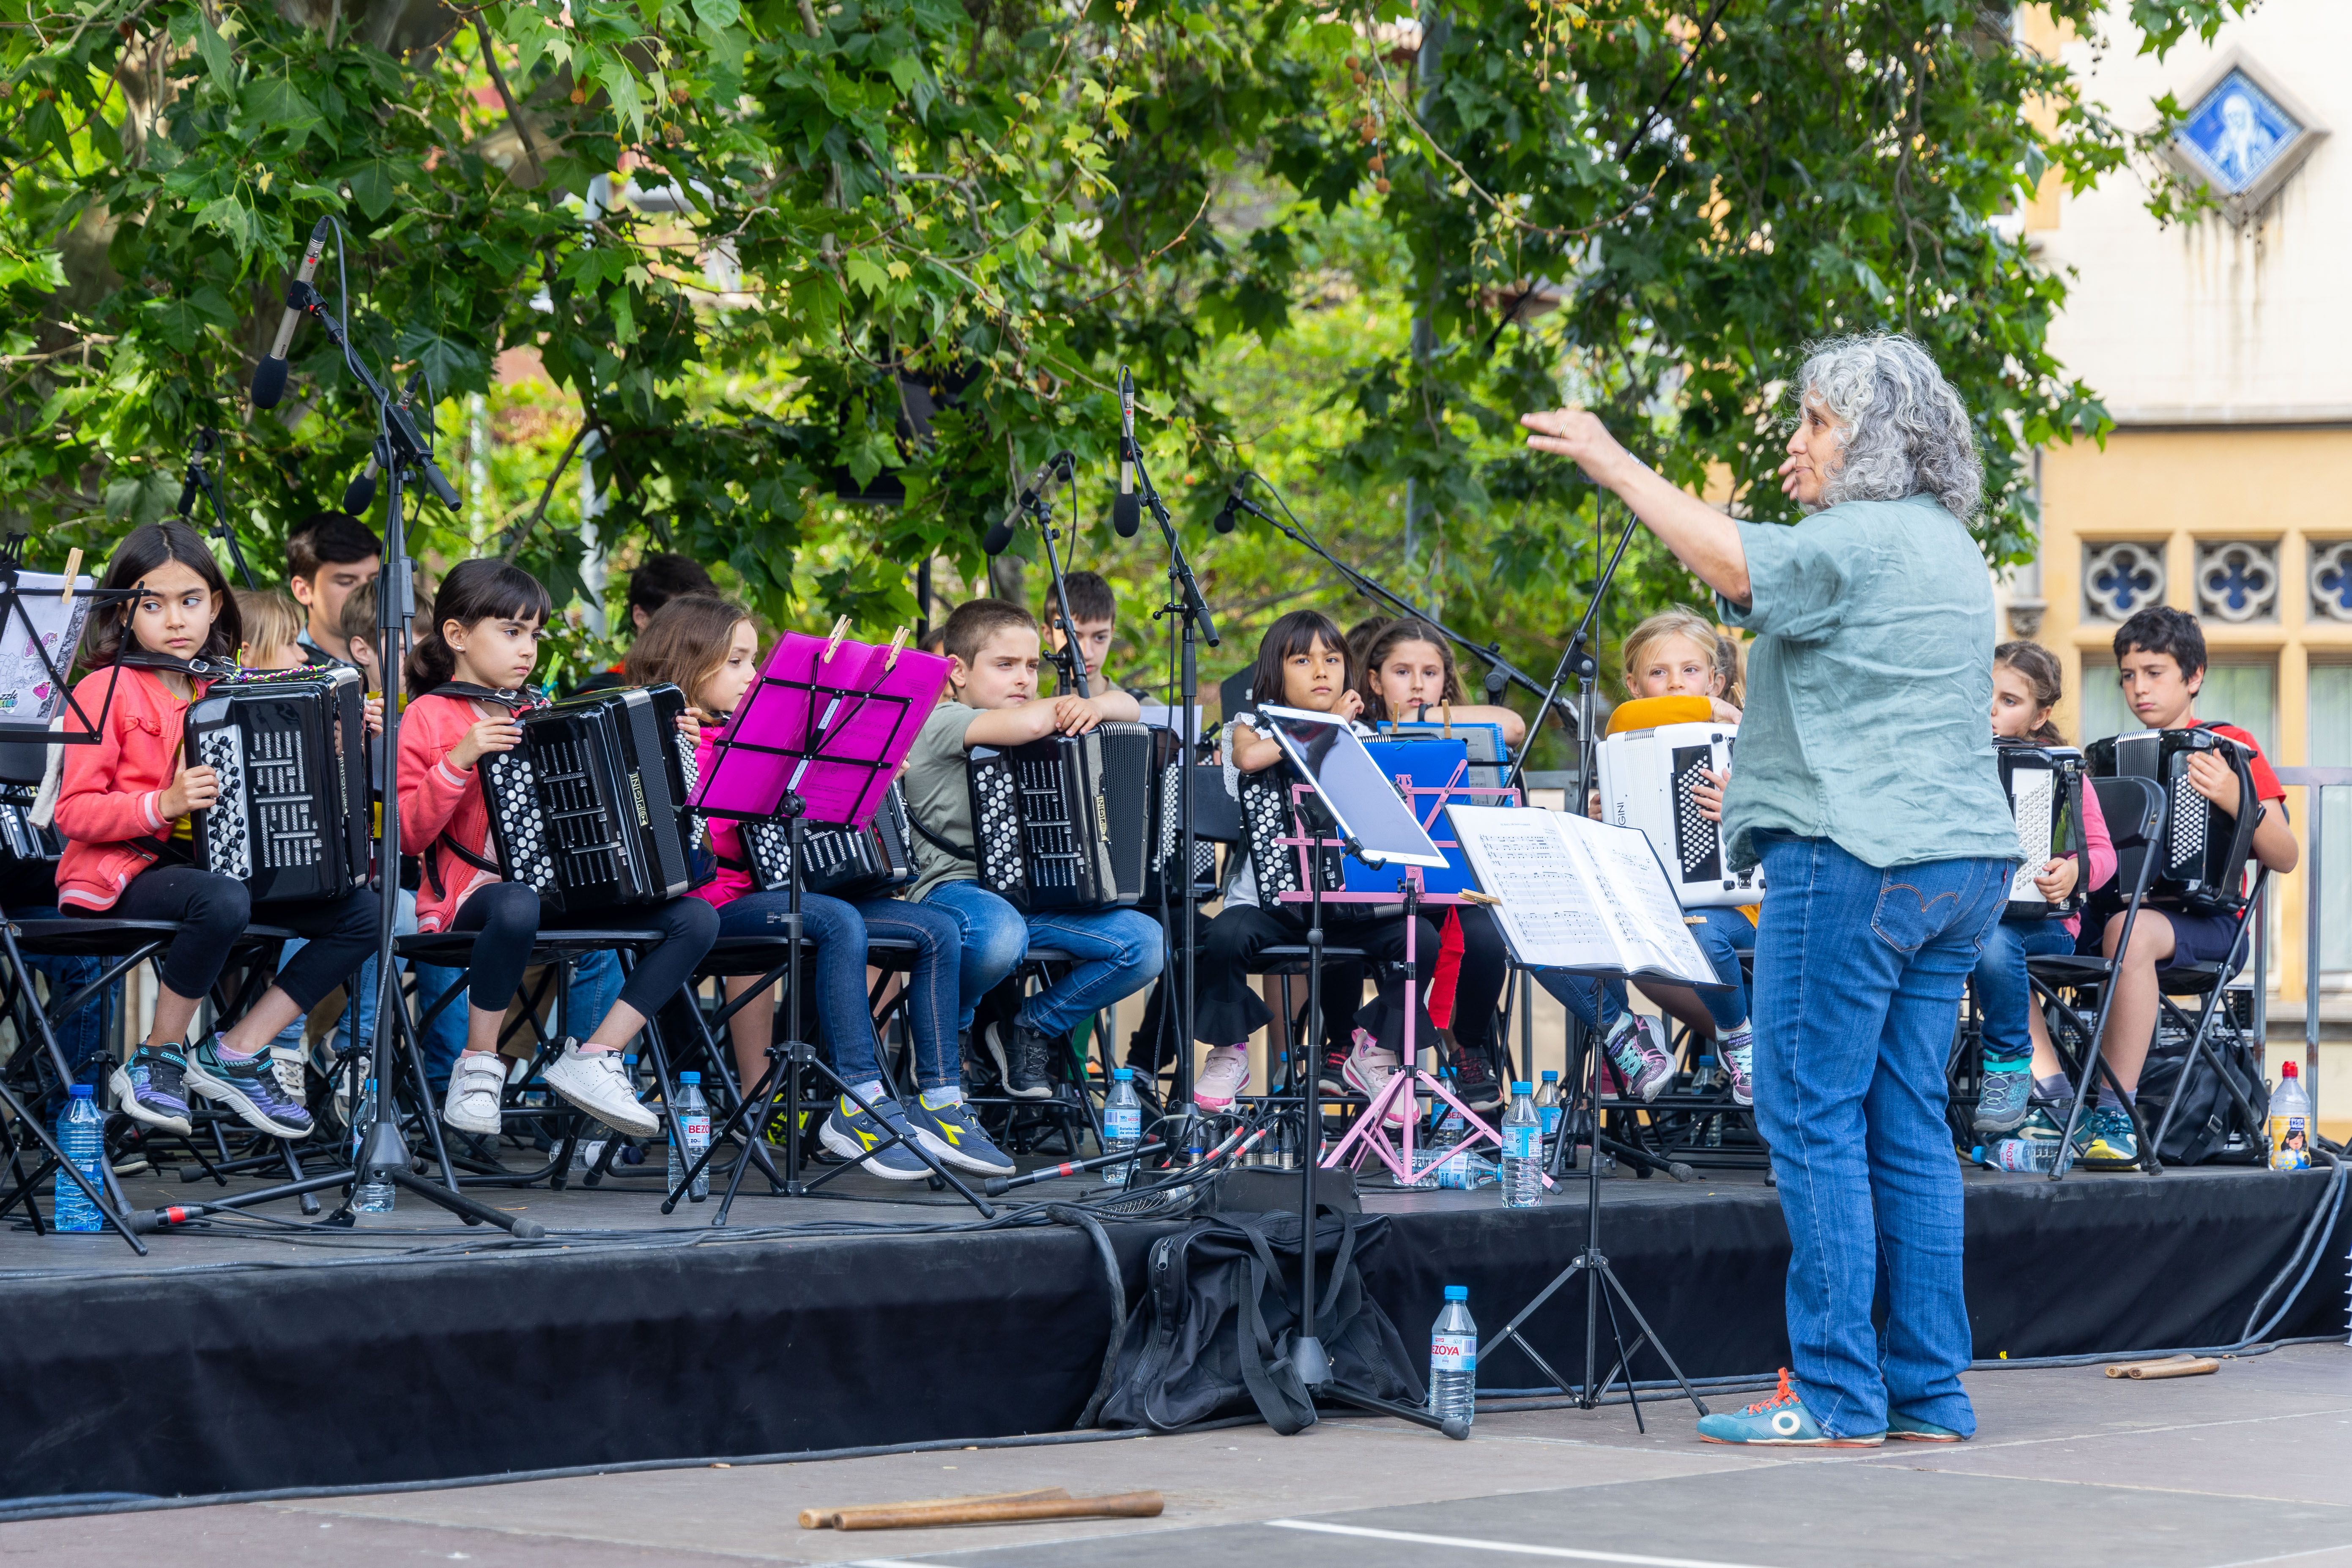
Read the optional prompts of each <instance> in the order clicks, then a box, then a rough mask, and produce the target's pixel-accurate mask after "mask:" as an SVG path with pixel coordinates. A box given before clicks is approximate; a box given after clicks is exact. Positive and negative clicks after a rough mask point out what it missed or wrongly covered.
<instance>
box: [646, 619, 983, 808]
mask: <svg viewBox="0 0 2352 1568" xmlns="http://www.w3.org/2000/svg"><path fill="white" fill-rule="evenodd" d="M947 675H948V661H947V660H946V659H945V658H941V657H940V655H938V654H935V653H924V652H922V651H920V650H919V649H916V648H911V647H898V648H893V647H885V646H880V645H877V644H874V643H864V642H852V641H849V640H847V639H846V638H829V637H811V636H809V635H807V634H806V633H803V632H787V633H785V634H784V637H783V638H782V640H781V641H780V642H778V643H777V644H776V647H775V649H774V651H772V653H770V654H769V655H768V662H767V664H766V666H765V667H764V668H761V671H760V678H759V679H758V680H757V681H756V682H754V683H753V685H752V687H751V691H750V692H749V693H747V694H746V695H745V697H744V699H743V700H742V701H741V702H740V703H738V704H737V705H736V708H735V712H734V714H733V716H732V717H731V718H730V719H729V720H728V721H727V727H726V728H725V729H723V730H721V731H719V740H718V742H717V743H716V744H715V746H714V747H713V749H712V752H711V758H710V766H709V767H708V768H706V769H705V770H703V775H702V778H701V779H700V780H699V781H698V783H697V784H696V786H695V790H694V798H693V801H692V803H691V804H692V805H693V807H694V809H695V810H697V811H699V812H705V813H708V814H709V815H710V816H726V817H733V818H736V819H738V820H741V821H755V822H756V821H763V820H765V819H766V818H769V817H772V816H775V815H776V812H777V809H778V807H779V806H781V805H782V804H783V799H784V796H785V795H799V796H800V797H801V800H802V802H803V805H804V807H805V809H804V811H803V816H805V817H806V818H807V819H808V820H809V821H811V822H815V823H826V824H838V825H840V826H845V827H863V826H866V824H867V823H868V822H871V821H872V820H873V819H874V814H875V813H876V812H877V811H878V810H880V809H881V806H882V800H883V796H884V795H885V794H886V793H887V791H888V789H889V787H890V780H891V779H892V778H893V777H894V776H895V775H896V774H897V773H898V764H899V763H903V762H905V761H906V760H907V753H908V752H910V751H912V750H913V749H914V745H915V737H916V736H917V735H918V734H919V733H920V732H921V730H922V728H923V721H924V720H926V719H928V718H929V717H930V715H931V710H932V709H933V708H935V707H937V706H938V705H939V700H940V688H941V687H942V686H943V685H944V684H945V682H946V680H947Z"/></svg>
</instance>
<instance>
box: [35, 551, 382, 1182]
mask: <svg viewBox="0 0 2352 1568" xmlns="http://www.w3.org/2000/svg"><path fill="white" fill-rule="evenodd" d="M103 586H104V587H106V588H109V589H131V588H135V589H138V590H139V596H138V597H137V598H135V599H132V600H131V601H129V602H128V603H127V604H120V603H119V604H113V605H107V606H105V607H104V608H103V609H101V610H100V611H99V612H98V614H97V615H95V616H92V617H91V623H90V630H89V638H88V647H87V658H88V659H89V663H91V664H93V665H96V666H99V667H100V668H96V669H95V670H93V671H92V672H91V673H90V674H89V675H86V676H84V677H83V678H82V679H81V682H80V684H79V685H78V686H76V687H75V688H74V697H75V700H76V701H77V703H78V704H79V712H77V711H76V710H75V709H73V708H68V710H67V713H68V718H67V720H66V723H67V724H68V727H71V728H77V729H78V728H79V727H80V721H81V720H82V719H83V717H85V716H87V717H88V718H89V720H90V721H93V722H100V723H101V728H100V732H99V738H98V741H97V742H96V743H95V744H84V745H76V746H61V747H59V748H58V750H59V751H60V752H63V753H64V773H63V778H62V782H61V784H60V786H59V788H58V797H57V805H56V822H57V826H58V832H59V833H61V834H62V835H64V837H65V840H66V844H65V850H64V853H63V854H61V855H60V856H59V857H58V907H59V909H60V910H64V911H65V912H68V913H71V914H89V915H94V914H99V913H108V914H111V915H113V916H114V917H115V918H117V919H119V920H133V921H169V922H170V923H172V924H173V925H176V926H178V927H179V928H180V929H179V933H178V934H177V935H175V936H174V937H173V939H172V943H171V945H170V946H169V947H168V948H166V949H165V950H164V953H163V983H162V984H161V985H160V986H159V987H158V989H157V993H156V997H155V1021H154V1023H153V1025H152V1026H151V1027H150V1028H149V1029H148V1031H147V1038H146V1040H145V1042H144V1043H143V1044H142V1045H141V1046H140V1047H139V1048H138V1049H136V1050H135V1051H133V1052H131V1059H130V1060H129V1061H127V1062H125V1063H124V1064H123V1065H122V1066H121V1067H119V1068H115V1069H114V1071H113V1073H112V1075H111V1076H110V1079H109V1082H110V1087H111V1088H112V1089H113V1091H114V1099H115V1108H116V1109H117V1110H121V1112H122V1113H123V1114H124V1115H126V1116H128V1117H130V1118H131V1120H132V1121H142V1122H144V1123H146V1124H147V1125H148V1126H150V1127H160V1128H163V1129H165V1130H167V1131H173V1132H176V1133H179V1134H180V1135H181V1136H183V1137H186V1136H188V1135H189V1134H190V1133H191V1132H192V1131H194V1128H193V1124H192V1122H191V1121H190V1119H189V1116H188V1100H187V1097H188V1093H189V1091H190V1090H194V1092H195V1093H197V1094H200V1095H202V1096H204V1097H205V1099H206V1100H212V1101H214V1102H215V1103H217V1104H220V1105H224V1106H226V1107H228V1108H229V1109H230V1110H234V1111H236V1114H237V1115H238V1116H239V1117H241V1118H242V1119H244V1120H245V1121H247V1122H248V1123H250V1124H251V1125H252V1126H255V1127H257V1128H259V1129H260V1130H261V1131H264V1132H268V1133H271V1134H273V1135H275V1136H277V1137H279V1138H307V1137H309V1136H310V1111H309V1110H306V1109H305V1108H304V1107H303V1105H302V1103H301V1102H300V1101H299V1100H296V1099H294V1098H293V1097H291V1096H289V1094H288V1093H287V1092H286V1091H285V1089H283V1088H282V1087H281V1086H280V1085H279V1083H278V1077H277V1075H276V1074H275V1073H274V1072H272V1071H270V1070H269V1056H268V1051H269V1043H270V1041H271V1040H273V1039H275V1038H276V1037H277V1036H278V1031H279V1030H280V1029H282V1028H284V1027H285V1026H287V1025H289V1024H290V1023H292V1022H294V1021H295V1020H296V1019H298V1018H299V1017H301V1016H303V1015H304V1014H306V1013H308V1012H309V1011H310V1009H311V1008H313V1007H315V1006H317V1005H319V1004H320V1002H321V1001H323V1000H325V999H326V996H327V994H328V993H329V992H331V991H332V990H334V989H335V987H336V986H338V985H341V984H343V983H344V982H345V981H346V980H347V979H349V978H350V977H351V975H352V972H353V971H354V970H356V969H358V967H359V966H360V963H361V961H362V959H364V958H365V957H366V956H367V954H368V952H369V951H370V950H371V949H372V948H373V946H374V944H375V909H376V903H375V895H374V894H373V893H371V892H370V891H369V890H368V889H365V888H355V889H352V891H350V892H348V893H345V894H343V895H342V896H341V897H339V898H330V899H315V900H303V901H301V902H298V903H282V904H272V905H271V906H270V909H269V923H270V924H272V925H278V926H286V927H289V928H291V929H292V930H294V931H299V932H300V933H301V934H302V935H304V936H306V937H308V938H310V941H309V942H307V943H305V944H304V946H303V947H302V950H301V951H300V952H299V953H296V954H295V955H294V956H293V957H291V958H289V960H287V962H286V965H285V967H284V968H283V969H281V970H279V971H278V979H277V981H276V983H275V984H272V985H271V986H270V987H269V989H268V991H266V992H264V993H263V994H262V995H261V999H260V1000H259V1001H257V1002H256V1003H255V1004H254V1005H253V1006H252V1007H251V1008H250V1009H248V1010H247V1013H246V1015H245V1016H243V1017H242V1018H240V1019H238V1020H237V1021H236V1023H235V1024H234V1025H232V1026H229V1027H228V1028H226V1030H223V1031H221V1032H219V1033H215V1034H212V1035H209V1036H207V1037H205V1038H204V1039H203V1040H202V1041H193V1040H190V1039H189V1038H188V1033H187V1032H188V1028H189V1026H191V1025H193V1024H194V1022H195V1018H196V1009H197V1006H198V1005H199V1004H201V1003H202V1002H203V1000H204V998H205V996H206V995H207V994H209V993H210V992H211V991H212V988H213V984H214V983H215V981H217V980H218V979H219V978H220V974H221V970H222V969H223V967H225V966H226V963H227V962H228V955H229V951H230V949H231V948H233V947H234V946H236V941H237V939H238V938H239V937H241V936H243V935H244V934H245V929H246V927H247V924H249V923H250V921H251V917H252V909H253V906H252V900H251V898H250V896H249V895H248V894H247V890H246V887H245V884H244V883H242V882H240V881H237V880H236V879H234V878H231V877H226V876H223V875H221V874H220V873H218V872H215V871H200V870H198V869H196V867H195V865H194V828H193V826H192V819H193V817H194V814H195V813H196V812H199V811H204V810H206V809H209V808H210V807H211V806H212V805H214V804H215V802H217V801H218V800H219V799H220V793H221V781H220V775H219V773H216V772H215V770H214V769H212V768H208V767H202V766H195V767H192V766H189V765H187V763H186V762H185V760H184V758H183V757H182V755H181V752H182V743H183V741H184V738H185V735H186V731H187V719H188V707H189V704H191V703H192V702H194V700H196V699H197V698H199V697H201V696H203V695H204V694H205V689H206V688H207V687H209V686H210V685H211V684H212V682H213V680H214V679H215V678H216V677H218V676H219V675H221V674H223V673H226V669H227V668H228V665H229V661H230V659H231V658H232V656H233V655H234V654H235V652H236V647H237V644H238V643H239V642H240V641H242V640H243V637H244V632H243V628H242V626H240V625H239V623H238V619H237V610H236V600H235V599H234V598H232V597H231V596H230V595H229V591H228V583H227V581H226V579H225V578H224V577H222V575H221V570H220V566H219V564H218V563H216V562H215V561H214V560H213V553H212V551H211V550H210V549H209V548H208V547H207V546H206V545H205V542H204V540H203V539H201V538H200V537H198V536H197V534H196V533H195V531H194V530H192V529H190V528H189V527H188V526H187V524H185V523H183V522H156V523H149V524H147V525H146V526H145V527H143V528H139V529H135V530H133V531H131V534H130V535H129V537H127V538H125V539H124V540H123V542H121V544H120V545H118V546H117V547H116V548H115V552H114V558H113V560H112V561H111V562H110V563H108V566H107V571H106V580H105V583H104V584H103ZM110 691H111V693H112V695H113V700H112V702H111V703H109V701H108V694H109V692H110ZM101 715H102V721H101V719H100V716H101Z"/></svg>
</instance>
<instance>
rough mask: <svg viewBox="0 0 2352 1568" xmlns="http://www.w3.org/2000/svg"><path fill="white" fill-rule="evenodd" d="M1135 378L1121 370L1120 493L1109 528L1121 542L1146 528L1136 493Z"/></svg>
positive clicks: (1119, 400) (1113, 507)
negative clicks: (1116, 533)
mask: <svg viewBox="0 0 2352 1568" xmlns="http://www.w3.org/2000/svg"><path fill="white" fill-rule="evenodd" d="M1135 457H1136V454H1135V377H1133V376H1132V375H1129V374H1128V371H1127V367H1126V366H1125V365H1121V366H1119V370H1118V496H1117V497H1115V498H1114V499H1113V500H1112V501H1111V503H1110V525H1111V527H1113V528H1114V529H1117V530H1118V536H1119V537H1120V538H1121V539H1133V538H1134V537H1135V531H1136V530H1137V529H1139V528H1141V527H1142V526H1143V498H1142V497H1141V496H1139V495H1138V494H1137V493H1136V491H1135V466H1136V463H1135Z"/></svg>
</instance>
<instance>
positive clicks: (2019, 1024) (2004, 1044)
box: [1976, 920, 2074, 1066]
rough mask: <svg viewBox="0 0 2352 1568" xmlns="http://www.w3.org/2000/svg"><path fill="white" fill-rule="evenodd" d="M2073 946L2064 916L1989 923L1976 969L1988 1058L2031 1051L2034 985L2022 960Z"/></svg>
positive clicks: (2015, 1058) (2015, 1057) (2020, 1056)
mask: <svg viewBox="0 0 2352 1568" xmlns="http://www.w3.org/2000/svg"><path fill="white" fill-rule="evenodd" d="M2059 952H2074V935H2073V933H2071V932H2070V931H2067V929H2066V922H2065V921H2051V920H2042V921H2001V922H2000V924H1999V925H1996V926H1994V927H1993V928H1992V934H1991V935H1990V936H1988V937H1986V938H1985V945H1984V956H1983V957H1981V958H1979V959H1978V960H1977V973H1976V981H1977V1006H1978V1008H1979V1011H1981V1012H1982V1013H1983V1015H1984V1056H1985V1060H1986V1061H1987V1062H1995V1061H1999V1062H2007V1063H2010V1064H2011V1065H2012V1066H2014V1065H2015V1064H2017V1063H2018V1062H2020V1061H2022V1060H2024V1059H2025V1058H2030V1057H2032V1055H2033V1034H2032V1026H2031V1025H2030V1024H2029V1023H2028V1022H2027V1015H2028V1014H2030V1013H2031V1012H2032V1010H2033V986H2032V983H2030V982H2029V981H2028V980H2027V979H2026V977H2025V961H2026V960H2027V959H2028V958H2044V957H2047V956H2049V955H2050V954H2052V953H2059Z"/></svg>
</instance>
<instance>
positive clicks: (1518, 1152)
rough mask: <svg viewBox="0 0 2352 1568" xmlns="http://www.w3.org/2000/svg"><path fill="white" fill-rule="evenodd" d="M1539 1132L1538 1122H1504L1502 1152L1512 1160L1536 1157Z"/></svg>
mask: <svg viewBox="0 0 2352 1568" xmlns="http://www.w3.org/2000/svg"><path fill="white" fill-rule="evenodd" d="M1541 1134H1542V1129H1541V1127H1540V1126H1539V1125H1538V1123H1535V1122H1532V1121H1517V1122H1506V1123H1505V1124H1504V1126H1503V1152H1504V1153H1506V1154H1508V1155H1509V1156H1510V1157H1511V1158H1512V1159H1514V1160H1532V1159H1534V1158H1535V1157H1536V1142H1537V1140H1538V1138H1539V1137H1540V1136H1541Z"/></svg>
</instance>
